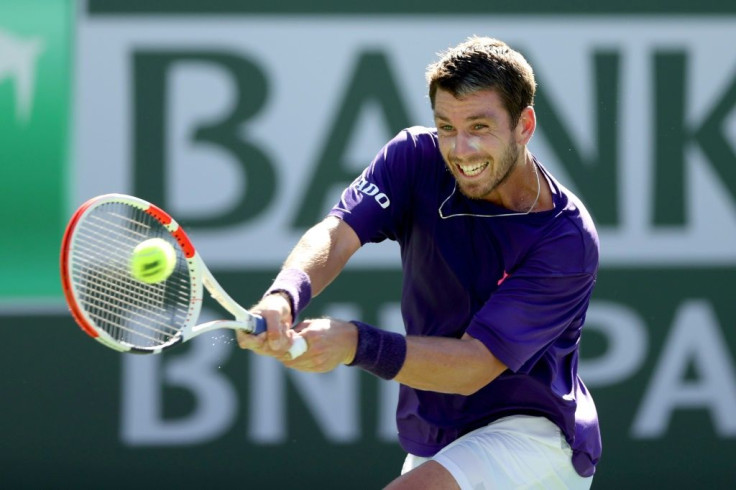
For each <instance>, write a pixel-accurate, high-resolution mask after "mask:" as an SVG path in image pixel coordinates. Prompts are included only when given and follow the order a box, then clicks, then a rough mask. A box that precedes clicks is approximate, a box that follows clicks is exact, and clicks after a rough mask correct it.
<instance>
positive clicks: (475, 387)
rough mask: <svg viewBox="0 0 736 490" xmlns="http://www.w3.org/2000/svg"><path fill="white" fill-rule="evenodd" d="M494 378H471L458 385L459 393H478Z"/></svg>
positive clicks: (463, 394)
mask: <svg viewBox="0 0 736 490" xmlns="http://www.w3.org/2000/svg"><path fill="white" fill-rule="evenodd" d="M491 381H493V379H487V378H482V379H477V378H476V379H469V380H468V381H467V382H465V383H463V384H461V385H459V386H457V390H456V391H457V394H458V395H462V396H470V395H474V394H476V393H478V392H479V391H480V390H482V389H483V388H485V387H486V386H488V383H490V382H491Z"/></svg>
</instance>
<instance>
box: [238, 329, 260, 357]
mask: <svg viewBox="0 0 736 490" xmlns="http://www.w3.org/2000/svg"><path fill="white" fill-rule="evenodd" d="M235 336H236V338H237V341H238V346H239V347H240V348H241V349H250V350H252V351H256V352H257V351H262V350H263V348H264V346H265V344H266V336H265V335H264V334H260V335H253V334H250V333H247V332H245V330H236V331H235Z"/></svg>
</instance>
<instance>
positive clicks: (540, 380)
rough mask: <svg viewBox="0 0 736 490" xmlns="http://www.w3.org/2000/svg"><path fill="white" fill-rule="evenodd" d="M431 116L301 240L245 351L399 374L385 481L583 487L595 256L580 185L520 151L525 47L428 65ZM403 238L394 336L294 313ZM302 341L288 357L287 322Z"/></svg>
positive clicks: (591, 444)
mask: <svg viewBox="0 0 736 490" xmlns="http://www.w3.org/2000/svg"><path fill="white" fill-rule="evenodd" d="M427 80H428V83H429V97H430V101H431V104H432V109H433V112H434V119H435V124H436V128H424V127H413V128H409V129H406V130H404V131H402V132H401V133H399V134H398V135H397V136H396V137H394V138H393V139H392V140H391V141H389V142H388V143H387V144H386V145H385V147H384V148H383V149H382V150H381V151H380V152H379V153H378V155H377V156H376V157H375V159H374V160H373V162H372V163H371V164H370V166H368V167H367V168H366V169H365V170H364V171H363V173H362V174H361V175H360V177H358V178H357V179H356V180H355V181H354V182H353V183H352V184H351V185H350V186H349V187H348V188H347V189H346V190H345V191H344V192H343V194H342V197H341V200H340V202H338V203H337V204H336V205H335V207H334V208H333V209H332V210H331V211H330V213H329V215H328V216H327V217H326V218H325V219H324V220H323V221H322V222H321V223H319V224H317V225H316V226H314V227H313V228H311V229H310V230H309V231H308V232H307V233H306V234H305V235H304V236H303V237H302V239H301V240H300V242H299V243H298V244H297V246H296V247H295V249H294V250H293V251H292V253H291V254H290V255H289V257H288V258H287V260H286V261H285V263H284V267H283V269H282V271H281V272H280V273H279V275H278V276H277V278H276V280H275V282H274V284H273V285H272V287H271V288H270V289H269V290H268V291H267V293H266V295H265V296H264V297H263V299H262V300H261V301H260V302H259V304H258V305H257V306H256V308H254V310H255V311H259V312H261V314H263V315H264V317H265V318H266V320H267V322H268V332H267V333H266V334H262V335H261V336H258V337H252V336H249V335H243V334H239V335H238V340H239V344H240V346H241V347H243V348H247V349H252V350H254V351H256V352H258V353H260V354H264V355H271V356H274V357H276V358H277V359H279V360H281V361H282V362H283V363H284V364H285V365H286V366H288V367H291V368H295V369H299V370H302V371H314V372H324V371H329V370H331V369H333V368H335V367H336V366H338V365H340V364H346V365H350V366H357V367H360V368H362V369H365V370H367V371H369V372H371V373H373V374H375V375H376V376H379V377H381V378H383V379H388V380H395V381H396V382H398V383H400V395H399V403H398V407H397V411H396V419H397V425H398V430H399V441H400V444H401V446H402V447H403V448H404V449H405V450H406V452H407V457H406V460H405V462H404V466H403V470H402V474H401V476H399V477H398V478H397V479H396V480H394V481H393V482H391V483H390V484H389V486H388V487H387V488H391V489H404V488H413V489H425V490H426V489H454V488H461V489H482V488H499V489H513V488H565V489H579V488H589V487H590V485H591V483H592V479H593V474H594V472H595V466H596V463H597V462H598V460H599V457H600V454H601V439H600V432H599V426H598V417H597V414H596V409H595V405H594V404H593V400H592V398H591V396H590V393H589V392H588V390H587V389H586V387H585V385H584V384H583V381H582V380H581V379H580V378H579V377H578V373H577V371H578V350H579V346H580V339H581V331H582V327H583V324H584V321H585V314H586V310H587V308H588V304H589V301H590V297H591V293H592V291H593V286H594V284H595V281H596V274H597V269H598V249H599V244H598V237H597V233H596V230H595V226H594V224H593V221H592V220H591V217H590V215H589V214H588V212H587V211H586V209H585V207H584V206H583V204H582V203H581V202H580V200H579V199H578V198H577V197H576V196H574V195H573V194H572V193H571V192H570V191H569V190H568V189H566V188H565V187H564V186H563V185H562V184H561V183H559V182H558V181H557V180H556V179H555V178H554V177H553V176H552V175H551V174H550V172H549V171H548V170H547V169H545V167H544V166H543V165H542V163H540V162H539V160H538V159H537V158H536V157H535V156H534V155H532V154H531V152H530V151H529V150H528V149H527V144H528V143H529V141H530V139H531V138H532V135H533V134H534V130H535V128H536V124H537V121H536V116H535V112H534V109H533V102H534V94H535V90H536V82H535V79H534V74H533V71H532V68H531V67H530V66H529V64H528V63H527V61H526V60H525V59H524V58H523V56H522V55H521V54H519V53H518V52H516V51H514V50H512V49H511V48H510V47H509V46H508V45H506V44H505V43H503V42H501V41H499V40H496V39H491V38H481V37H472V38H470V39H468V40H467V41H466V42H463V43H462V44H460V45H458V46H457V47H455V48H451V49H449V50H447V51H446V52H444V53H442V54H441V56H440V59H439V61H437V62H436V63H435V64H432V65H430V66H429V68H428V70H427ZM385 239H390V240H395V241H397V242H398V243H399V244H400V247H401V260H402V267H403V292H402V297H401V308H402V315H403V320H404V326H405V328H406V335H401V334H397V333H392V332H390V331H387V330H384V329H381V328H380V326H379V327H375V326H371V325H367V324H365V323H363V322H360V321H357V320H353V321H344V320H338V319H330V318H322V319H314V320H305V321H303V322H301V323H300V324H298V325H296V326H295V328H294V329H293V330H291V329H290V327H291V324H292V322H293V321H294V319H295V318H297V315H299V313H300V312H301V311H302V310H303V309H304V307H305V306H306V305H307V303H308V302H309V300H310V298H311V297H312V296H313V295H317V294H319V293H321V292H322V291H323V290H324V288H325V287H326V286H327V285H328V284H329V283H330V282H331V281H332V280H333V279H334V278H335V277H336V276H337V275H338V274H339V273H340V271H341V270H342V268H343V267H344V265H345V264H346V262H347V261H348V259H349V258H350V257H351V256H352V255H353V254H354V253H355V252H356V251H357V250H358V249H359V248H360V247H361V246H362V245H364V244H366V243H369V242H380V241H382V240H385ZM296 335H299V336H302V337H304V338H305V339H306V340H307V343H308V345H309V350H308V351H307V353H306V354H304V355H303V356H301V357H299V358H297V359H295V360H290V359H289V356H288V355H287V354H286V349H287V348H288V346H289V345H290V342H291V339H292V337H294V336H296Z"/></svg>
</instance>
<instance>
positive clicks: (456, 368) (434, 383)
mask: <svg viewBox="0 0 736 490" xmlns="http://www.w3.org/2000/svg"><path fill="white" fill-rule="evenodd" d="M504 370H506V366H505V365H504V364H503V363H502V362H501V361H499V360H498V359H497V358H496V357H495V356H494V355H493V354H492V353H491V352H490V351H489V350H488V349H487V348H486V347H485V345H483V344H482V343H481V342H480V341H479V340H476V339H474V338H472V337H470V336H467V335H466V336H464V337H463V338H462V339H451V338H443V337H418V336H408V337H407V338H406V360H405V361H404V365H403V366H402V368H401V370H400V371H399V373H398V374H397V375H396V377H395V378H394V380H395V381H397V382H399V383H401V384H404V385H407V386H411V387H412V388H416V389H420V390H425V391H434V392H439V393H455V394H461V395H470V394H472V393H475V392H476V391H478V390H479V389H481V388H482V387H484V386H486V385H487V384H488V383H490V382H491V381H493V380H494V379H495V378H496V377H497V376H498V375H499V374H501V373H502V372H503V371H504Z"/></svg>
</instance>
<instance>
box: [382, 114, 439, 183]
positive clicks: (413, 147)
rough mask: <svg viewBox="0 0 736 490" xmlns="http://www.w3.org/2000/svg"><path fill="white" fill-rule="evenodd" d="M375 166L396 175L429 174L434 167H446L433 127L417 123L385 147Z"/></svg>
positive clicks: (417, 175)
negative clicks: (417, 124)
mask: <svg viewBox="0 0 736 490" xmlns="http://www.w3.org/2000/svg"><path fill="white" fill-rule="evenodd" d="M373 166H374V167H377V168H380V169H381V171H383V172H387V173H388V175H390V176H391V177H392V178H395V179H401V178H402V176H403V178H408V179H412V180H413V179H416V178H426V177H428V176H429V175H430V174H432V173H433V172H431V171H430V169H431V168H438V169H443V168H444V166H443V164H442V155H441V154H440V151H439V146H438V144H437V131H436V130H435V129H433V128H426V127H423V126H413V127H410V128H406V129H404V130H402V131H400V132H399V133H398V134H396V136H394V137H393V138H392V139H391V140H390V141H389V142H388V143H386V145H385V146H384V147H383V149H382V150H381V152H380V153H379V154H378V155H377V156H376V159H375V160H374V164H373Z"/></svg>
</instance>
